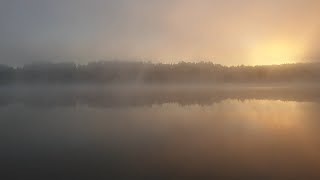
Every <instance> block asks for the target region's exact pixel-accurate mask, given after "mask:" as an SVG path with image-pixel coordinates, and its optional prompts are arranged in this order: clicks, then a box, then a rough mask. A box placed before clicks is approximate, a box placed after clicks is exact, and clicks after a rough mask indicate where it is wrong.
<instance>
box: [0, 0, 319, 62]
mask: <svg viewBox="0 0 320 180" xmlns="http://www.w3.org/2000/svg"><path fill="white" fill-rule="evenodd" d="M319 17H320V1H319V0H1V1H0V64H9V65H22V64H27V63H31V62H38V61H44V62H66V61H68V62H70V61H71V62H76V63H87V62H92V61H99V60H127V61H131V60H132V61H137V60H138V61H152V62H163V63H176V62H179V61H195V62H197V61H213V62H214V63H219V64H223V65H240V64H246V65H258V64H281V63H293V62H306V61H316V60H318V59H319V58H320V21H319Z"/></svg>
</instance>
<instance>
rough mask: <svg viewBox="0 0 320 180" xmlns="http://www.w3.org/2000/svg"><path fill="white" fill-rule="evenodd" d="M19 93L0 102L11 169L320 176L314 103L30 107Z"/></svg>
mask: <svg viewBox="0 0 320 180" xmlns="http://www.w3.org/2000/svg"><path fill="white" fill-rule="evenodd" d="M161 97H166V96H161ZM169 97H171V96H169ZM172 97H174V96H172ZM21 99H22V100H21ZM26 99H27V98H24V99H23V98H20V100H19V101H15V102H14V103H7V105H5V106H2V107H1V108H0V119H1V120H0V125H1V127H0V129H1V135H2V136H0V140H1V143H0V147H1V155H0V156H1V159H2V160H3V162H7V163H8V162H10V163H11V166H7V167H8V168H11V169H15V168H17V167H19V168H20V169H24V168H25V169H27V168H26V167H27V166H30V165H32V166H36V167H38V168H36V169H38V170H40V171H41V170H47V169H52V168H55V169H58V170H60V171H67V170H66V169H68V168H69V166H71V167H74V168H75V169H82V172H88V173H97V172H96V171H99V172H100V171H101V172H102V173H106V174H107V175H110V174H111V175H115V176H117V175H119V174H117V173H116V174H114V173H115V172H122V173H121V175H123V176H134V177H140V176H141V177H181V176H182V177H199V176H206V177H207V176H208V177H284V178H290V177H297V176H298V177H310V178H313V177H320V173H319V172H318V170H319V168H320V136H319V130H320V124H319V123H320V122H319V117H320V111H319V110H320V104H319V103H318V102H308V101H302V102H298V101H287V100H268V99H244V100H237V99H233V98H225V99H224V100H219V101H214V102H212V103H204V104H202V103H196V102H198V101H195V103H187V104H181V103H177V102H174V101H175V99H173V102H170V103H167V102H165V103H152V104H151V105H149V101H143V102H147V104H148V105H136V104H135V105H131V106H127V105H126V106H120V107H119V106H109V104H108V106H107V107H104V106H94V105H93V106H92V105H90V104H73V105H72V106H70V104H69V102H68V105H67V106H59V103H58V104H56V101H53V102H52V100H50V101H45V104H46V105H48V103H49V104H50V103H53V104H55V105H54V106H51V105H50V106H45V107H40V106H38V105H36V106H35V105H34V103H29V100H28V101H27V102H28V103H25V102H26ZM178 100H179V101H181V99H178ZM21 102H23V103H21ZM113 102H115V101H113ZM121 102H124V101H121ZM152 102H154V101H152ZM188 102H192V101H188ZM37 103H38V102H37ZM41 103H43V102H41ZM125 103H127V102H125ZM21 159H24V161H23V163H21V161H20V160H21ZM14 162H16V163H14ZM52 162H54V163H52ZM75 162H77V163H75ZM10 163H8V164H10ZM39 164H41V166H38V165H39ZM92 167H95V168H92ZM111 167H112V168H111ZM110 168H111V169H110ZM83 169H84V170H83ZM101 172H100V173H101Z"/></svg>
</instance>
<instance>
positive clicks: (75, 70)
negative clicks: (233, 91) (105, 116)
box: [0, 61, 320, 84]
mask: <svg viewBox="0 0 320 180" xmlns="http://www.w3.org/2000/svg"><path fill="white" fill-rule="evenodd" d="M319 80H320V63H297V64H283V65H261V66H244V65H240V66H223V65H220V64H214V63H212V62H197V63H192V62H180V63H177V64H162V63H157V64H155V63H150V62H123V61H100V62H92V63H88V64H86V65H78V64H75V63H32V64H27V65H24V66H22V67H10V66H7V65H0V84H12V83H110V84H111V83H224V82H225V83H243V82H249V83H268V82H318V81H319Z"/></svg>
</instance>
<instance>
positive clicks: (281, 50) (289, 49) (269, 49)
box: [249, 41, 304, 65]
mask: <svg viewBox="0 0 320 180" xmlns="http://www.w3.org/2000/svg"><path fill="white" fill-rule="evenodd" d="M303 51H304V48H303V46H302V45H301V44H300V45H298V43H295V42H288V41H271V42H267V43H264V44H263V45H258V46H256V47H254V48H252V50H251V52H250V57H249V58H250V61H251V64H253V65H272V64H286V63H297V62H298V61H300V58H302V54H303Z"/></svg>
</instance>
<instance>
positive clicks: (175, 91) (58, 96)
mask: <svg viewBox="0 0 320 180" xmlns="http://www.w3.org/2000/svg"><path fill="white" fill-rule="evenodd" d="M227 99H236V100H239V101H245V100H250V99H259V100H281V101H297V102H320V88H319V87H308V88H306V87H276V88H267V87H265V88H264V87H260V88H258V87H251V88H250V87H246V88H245V87H242V88H241V87H240V88H232V87H220V88H217V87H189V88H186V87H184V88H182V87H180V88H177V87H145V88H138V87H133V88H129V87H126V88H125V87H113V88H109V87H69V88H66V87H55V88H54V87H51V88H50V87H49V88H48V87H41V88H40V87H38V88H2V89H1V90H0V106H3V107H4V106H8V105H10V104H23V105H25V106H35V107H74V106H77V105H87V106H89V107H105V108H108V107H109V108H117V107H118V108H119V107H139V106H152V105H161V104H165V103H177V104H179V105H182V106H184V105H193V104H198V105H211V104H213V103H218V102H221V101H223V100H227Z"/></svg>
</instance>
